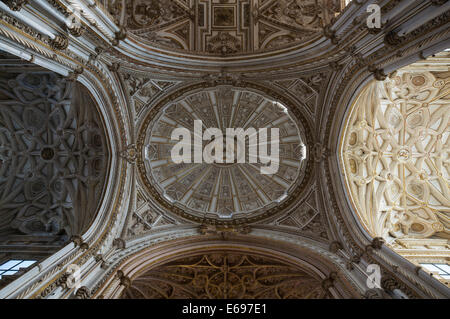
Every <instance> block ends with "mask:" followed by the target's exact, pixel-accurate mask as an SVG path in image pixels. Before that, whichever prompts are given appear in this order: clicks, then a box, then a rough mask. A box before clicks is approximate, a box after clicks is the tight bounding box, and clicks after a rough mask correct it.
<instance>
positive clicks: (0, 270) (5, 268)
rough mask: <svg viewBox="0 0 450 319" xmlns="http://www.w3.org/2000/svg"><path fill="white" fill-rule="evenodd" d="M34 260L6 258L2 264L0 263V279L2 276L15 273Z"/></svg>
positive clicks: (28, 265) (31, 263)
mask: <svg viewBox="0 0 450 319" xmlns="http://www.w3.org/2000/svg"><path fill="white" fill-rule="evenodd" d="M35 262H36V260H18V259H12V260H8V261H7V262H5V263H4V264H2V265H0V279H2V276H11V275H15V274H16V273H17V272H18V271H19V270H20V269H23V268H28V267H30V266H31V265H33V264H34V263H35Z"/></svg>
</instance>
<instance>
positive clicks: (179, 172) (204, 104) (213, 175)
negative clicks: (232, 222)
mask: <svg viewBox="0 0 450 319" xmlns="http://www.w3.org/2000/svg"><path fill="white" fill-rule="evenodd" d="M196 120H201V121H202V123H203V126H204V130H206V129H207V128H218V129H219V130H220V131H221V132H222V134H224V136H225V134H226V129H227V128H234V129H237V128H243V129H244V130H247V129H249V128H254V129H255V130H256V132H258V129H260V128H267V129H268V131H269V132H270V131H271V129H273V128H277V129H279V142H280V152H279V160H280V164H279V168H278V170H277V171H276V172H275V173H274V174H270V175H268V174H267V175H265V174H261V167H266V165H264V164H262V163H261V162H260V160H258V163H256V164H253V163H251V161H250V156H249V154H250V148H249V147H250V141H252V140H253V139H252V138H250V137H247V141H246V142H245V143H243V142H240V141H238V140H232V141H231V142H232V144H233V145H234V151H232V152H233V153H234V156H235V157H234V160H233V162H231V163H227V162H225V160H226V157H227V156H228V155H230V154H228V153H229V151H228V146H229V145H228V144H229V142H230V141H229V140H228V139H226V138H224V143H223V145H224V152H223V157H224V158H223V159H224V163H217V162H213V163H211V164H208V162H207V161H206V159H205V158H203V159H202V163H195V162H194V159H195V154H194V153H195V147H194V146H193V142H194V136H195V134H194V121H196ZM179 127H183V128H187V129H188V130H189V131H190V132H191V142H192V146H191V148H190V150H191V152H192V155H191V154H189V155H191V157H190V158H191V161H192V162H191V163H180V164H177V163H175V162H174V160H173V158H172V153H171V152H172V149H173V147H174V146H175V144H176V143H178V142H177V141H175V140H172V133H173V131H174V129H175V128H179ZM203 132H204V131H203ZM258 134H259V133H258ZM260 138H261V136H260V135H258V142H257V143H259V141H260ZM304 140H305V138H304V136H303V133H302V126H301V125H300V124H299V123H296V122H295V121H294V120H293V118H292V117H291V116H290V115H289V113H288V111H287V108H286V107H284V106H283V105H282V104H281V103H279V102H277V101H275V100H271V99H270V98H266V97H264V96H262V95H260V94H258V93H254V92H251V91H245V90H242V89H238V88H231V87H217V88H214V89H209V90H202V91H199V92H194V93H190V94H188V95H187V96H185V97H183V98H181V99H179V100H177V101H175V102H170V103H169V104H168V105H166V106H165V107H164V108H163V109H162V111H160V112H159V114H158V115H157V116H156V118H155V119H154V121H152V123H151V125H149V126H148V128H147V130H146V137H145V142H144V145H143V147H144V151H143V153H144V154H143V156H144V157H145V160H144V165H145V170H146V176H145V177H146V179H147V180H148V181H149V184H150V185H151V186H153V187H155V188H156V190H157V192H159V194H160V196H161V198H163V199H164V200H165V201H167V202H168V203H170V204H172V205H175V206H177V207H180V208H182V209H183V211H184V212H186V213H187V214H191V215H195V216H205V214H207V215H208V216H211V217H212V218H216V219H217V218H218V219H224V220H229V219H232V218H235V217H236V218H245V217H247V216H249V215H250V214H253V215H255V214H260V213H261V212H263V210H264V209H268V208H271V207H275V206H277V205H279V203H281V202H283V201H284V199H286V198H287V197H288V196H289V195H290V193H291V191H292V189H293V188H295V186H296V185H297V184H298V182H299V180H301V179H302V178H303V176H304V170H305V166H306V161H305V160H304V159H305V158H306V157H307V154H306V153H307V148H306V146H305V144H304ZM271 141H272V140H271V136H268V142H271ZM202 143H203V146H202V147H203V148H201V149H200V151H199V152H200V154H201V153H202V152H204V150H205V148H206V147H207V145H208V144H209V143H211V141H203V142H202ZM266 148H267V151H268V152H269V154H270V152H271V150H270V145H268V146H266ZM258 150H259V151H261V147H259V148H258ZM241 151H242V153H241V154H245V158H242V159H241V158H237V157H238V156H239V154H240V152H241ZM241 160H243V162H240V161H241Z"/></svg>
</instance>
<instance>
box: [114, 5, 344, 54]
mask: <svg viewBox="0 0 450 319" xmlns="http://www.w3.org/2000/svg"><path fill="white" fill-rule="evenodd" d="M107 8H108V10H109V12H110V13H111V14H112V15H113V16H114V17H115V18H116V20H117V21H118V22H119V24H120V25H122V26H124V27H125V28H126V29H127V31H129V33H130V36H132V37H133V38H135V39H137V41H140V42H144V43H146V42H147V43H149V44H151V45H153V46H160V47H162V48H170V49H175V50H183V51H190V52H193V53H196V52H201V53H202V54H211V55H229V54H236V53H251V52H258V51H270V50H274V49H281V48H284V47H290V46H294V45H297V44H301V43H305V42H307V41H309V40H310V39H311V38H314V37H315V36H317V35H319V34H321V33H322V29H323V27H325V26H326V25H327V24H328V23H329V22H330V20H331V18H333V17H334V16H335V15H336V14H337V13H338V12H340V9H341V7H340V1H339V0H332V1H330V0H319V1H317V0H307V1H298V0H212V1H210V0H168V1H157V0H133V1H126V2H125V1H121V0H112V1H109V2H108V4H107Z"/></svg>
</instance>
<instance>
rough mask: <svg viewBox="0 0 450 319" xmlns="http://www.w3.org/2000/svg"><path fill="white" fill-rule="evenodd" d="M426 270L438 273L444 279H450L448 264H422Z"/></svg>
mask: <svg viewBox="0 0 450 319" xmlns="http://www.w3.org/2000/svg"><path fill="white" fill-rule="evenodd" d="M420 265H421V266H422V267H424V268H425V269H426V270H428V271H430V272H432V273H437V274H438V275H439V276H440V277H442V278H444V279H447V280H448V279H450V266H449V265H447V264H420Z"/></svg>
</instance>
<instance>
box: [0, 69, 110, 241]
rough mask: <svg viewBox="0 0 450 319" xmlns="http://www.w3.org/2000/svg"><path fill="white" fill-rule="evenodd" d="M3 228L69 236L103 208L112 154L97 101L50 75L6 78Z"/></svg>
mask: <svg viewBox="0 0 450 319" xmlns="http://www.w3.org/2000/svg"><path fill="white" fill-rule="evenodd" d="M0 106H1V107H0V216H1V221H0V232H1V233H2V234H26V235H35V236H55V237H58V238H61V240H63V241H64V240H67V239H69V238H70V236H73V235H81V234H82V233H83V232H84V231H86V230H87V227H88V226H89V225H90V223H91V222H92V220H93V218H94V216H95V213H96V211H97V209H98V205H99V200H100V199H101V196H102V192H103V187H104V183H105V178H106V174H107V168H108V158H109V151H108V147H107V142H106V137H105V132H104V129H103V124H102V121H101V118H100V116H99V114H98V113H97V112H96V111H95V108H96V106H95V102H94V101H93V100H92V98H91V97H90V95H89V93H88V91H87V90H86V89H85V88H83V87H81V85H79V84H75V83H74V82H70V81H67V80H65V79H63V78H61V77H59V76H56V75H55V74H54V73H51V72H26V73H21V74H12V73H5V74H4V75H3V76H2V78H1V79H0Z"/></svg>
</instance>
